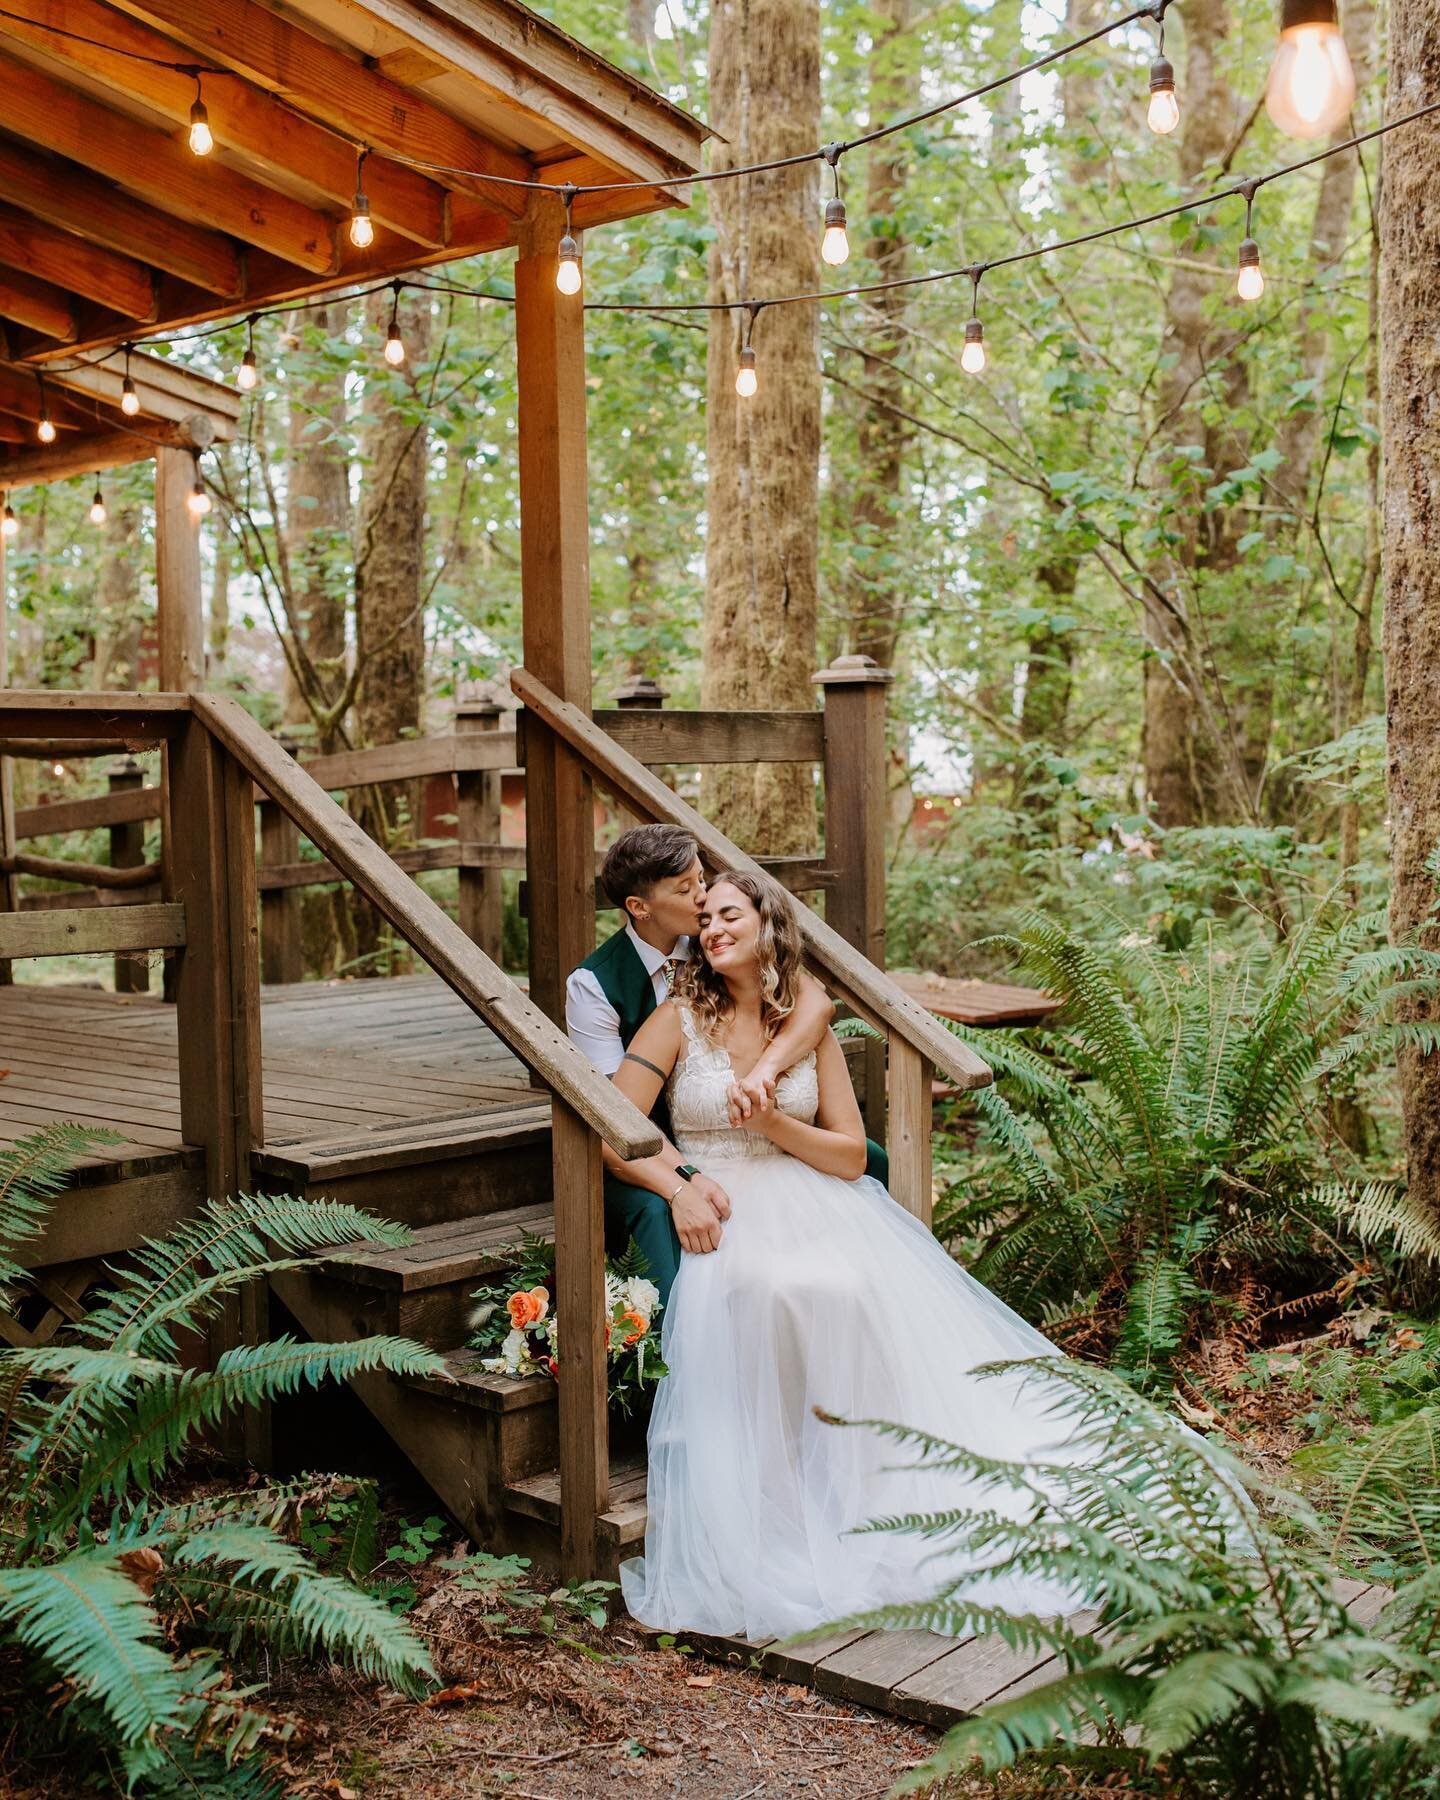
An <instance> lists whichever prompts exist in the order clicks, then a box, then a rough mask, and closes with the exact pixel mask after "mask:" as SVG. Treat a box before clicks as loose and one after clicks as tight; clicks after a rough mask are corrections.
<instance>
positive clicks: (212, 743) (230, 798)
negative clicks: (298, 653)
mask: <svg viewBox="0 0 1440 1800" xmlns="http://www.w3.org/2000/svg"><path fill="white" fill-rule="evenodd" d="M165 763H166V773H167V777H168V785H169V795H170V805H169V818H168V825H169V831H170V843H169V844H168V846H167V849H168V852H169V854H168V855H167V857H166V859H165V885H166V898H167V899H174V900H179V901H182V902H183V903H184V906H185V931H186V942H185V948H184V949H183V950H182V951H180V952H179V953H178V955H177V957H176V977H175V1004H176V1013H177V1017H176V1028H177V1032H178V1036H179V1042H180V1046H181V1052H180V1128H181V1134H182V1136H183V1137H184V1140H185V1142H186V1143H187V1144H199V1145H201V1146H202V1147H203V1148H204V1151H205V1188H206V1193H207V1194H208V1196H209V1197H210V1198H211V1199H213V1200H224V1199H227V1198H229V1197H231V1196H233V1195H235V1194H239V1193H242V1192H244V1191H245V1189H246V1188H247V1187H248V1186H249V1177H250V1154H251V1151H252V1150H253V1149H254V1147H255V1146H256V1145H257V1144H258V1143H259V1142H260V1141H261V1139H262V1137H263V1135H264V1123H265V1121H264V1113H263V1103H262V1096H261V1085H260V1082H261V1075H260V987H259V975H260V970H259V944H258V941H257V939H258V934H259V907H258V905H257V895H256V885H255V801H254V793H253V789H252V785H251V781H250V777H249V775H248V774H247V773H246V772H245V770H244V769H242V768H241V766H240V764H239V763H238V762H237V761H236V760H235V758H234V757H233V756H230V755H229V754H227V752H226V751H225V750H224V749H223V748H222V746H221V745H220V744H219V743H218V742H217V741H216V740H215V738H214V737H212V736H211V734H210V732H209V731H207V730H206V728H205V725H204V723H203V722H202V721H201V720H200V719H198V718H194V717H192V718H189V719H187V720H186V722H185V724H184V725H183V727H182V728H181V730H180V731H179V732H178V733H177V734H176V735H175V737H174V738H173V739H172V740H171V741H170V743H169V744H168V745H167V747H166V753H165ZM266 1310H267V1292H266V1287H265V1283H264V1282H263V1281H257V1282H252V1283H251V1284H250V1285H249V1286H248V1287H247V1288H246V1289H245V1290H244V1291H243V1292H242V1293H241V1294H240V1295H239V1296H237V1297H235V1298H234V1299H232V1300H231V1301H229V1302H228V1303H227V1305H226V1307H225V1310H224V1312H223V1313H222V1314H221V1316H220V1317H219V1319H217V1321H216V1322H215V1324H214V1325H213V1326H212V1327H211V1331H210V1345H211V1352H212V1355H217V1356H218V1355H219V1354H220V1353H221V1352H223V1351H225V1350H228V1349H230V1348H231V1347H233V1346H234V1345H236V1344H253V1343H261V1342H263V1341H264V1339H265V1337H266V1335H267V1329H266ZM269 1423H270V1421H269V1417H268V1413H262V1412H257V1411H252V1412H247V1413H246V1415H245V1418H244V1420H243V1423H242V1425H241V1428H240V1430H239V1431H238V1432H237V1433H235V1434H234V1435H233V1436H227V1437H226V1438H225V1440H224V1447H225V1449H226V1450H227V1452H228V1453H230V1454H232V1455H237V1454H240V1453H243V1454H244V1455H245V1456H246V1457H247V1458H248V1459H249V1460H250V1461H251V1462H254V1463H257V1464H260V1465H261V1466H263V1465H264V1464H265V1463H266V1462H267V1461H268V1459H269Z"/></svg>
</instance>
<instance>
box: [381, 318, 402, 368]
mask: <svg viewBox="0 0 1440 1800" xmlns="http://www.w3.org/2000/svg"><path fill="white" fill-rule="evenodd" d="M385 360H386V362H387V363H389V365H390V367H391V368H392V369H398V368H399V367H400V365H401V363H403V362H404V360H405V340H404V338H402V337H401V335H400V321H399V320H398V319H397V318H396V317H395V315H394V313H391V315H390V326H389V329H388V330H387V331H386V333H385Z"/></svg>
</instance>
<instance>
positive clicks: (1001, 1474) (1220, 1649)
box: [841, 1358, 1440, 1800]
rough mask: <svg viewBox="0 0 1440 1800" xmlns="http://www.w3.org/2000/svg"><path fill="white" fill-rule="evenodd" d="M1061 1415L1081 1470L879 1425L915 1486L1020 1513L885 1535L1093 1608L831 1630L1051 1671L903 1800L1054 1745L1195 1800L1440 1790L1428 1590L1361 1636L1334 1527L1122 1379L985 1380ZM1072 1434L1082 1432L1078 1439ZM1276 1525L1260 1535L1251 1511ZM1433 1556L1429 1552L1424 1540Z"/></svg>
mask: <svg viewBox="0 0 1440 1800" xmlns="http://www.w3.org/2000/svg"><path fill="white" fill-rule="evenodd" d="M981 1373H983V1374H987V1375H994V1374H1008V1375H1010V1376H1011V1377H1014V1376H1019V1377H1020V1378H1021V1379H1022V1380H1023V1381H1024V1382H1026V1383H1027V1384H1034V1385H1037V1386H1039V1387H1040V1388H1041V1389H1042V1390H1043V1391H1045V1392H1046V1393H1047V1394H1048V1395H1049V1396H1050V1398H1051V1399H1052V1400H1053V1403H1054V1407H1055V1411H1056V1413H1057V1415H1059V1414H1063V1416H1064V1417H1065V1419H1066V1421H1067V1429H1066V1432H1065V1436H1066V1439H1067V1443H1068V1445H1069V1447H1070V1449H1071V1450H1072V1451H1073V1452H1074V1453H1075V1460H1074V1461H1070V1460H1066V1461H1065V1462H1058V1461H1057V1462H1038V1463H1030V1464H1024V1465H1022V1464H1013V1463H1006V1462H996V1461H991V1460H989V1459H987V1458H984V1457H978V1456H976V1455H974V1454H973V1453H972V1452H970V1451H968V1450H966V1449H964V1448H963V1447H961V1446H959V1445H955V1444H950V1443H946V1442H944V1441H943V1440H941V1439H937V1438H933V1437H929V1436H926V1435H925V1434H923V1433H920V1432H916V1431H911V1430H907V1429H906V1428H904V1427H902V1426H896V1425H888V1424H883V1423H879V1422H876V1421H846V1422H845V1423H846V1424H847V1426H849V1427H850V1428H854V1427H856V1426H861V1425H863V1426H865V1427H867V1428H869V1429H874V1430H878V1431H880V1432H882V1433H884V1434H885V1435H886V1436H887V1437H889V1438H891V1439H893V1440H894V1441H895V1442H896V1443H897V1444H898V1445H900V1446H902V1447H903V1448H905V1449H908V1450H910V1451H912V1452H914V1453H915V1456H916V1460H917V1462H918V1464H919V1465H920V1466H923V1467H926V1468H930V1469H936V1470H948V1471H953V1472H954V1473H955V1474H957V1475H958V1476H960V1477H962V1478H964V1479H966V1480H967V1481H971V1482H973V1481H980V1482H982V1483H985V1484H989V1485H990V1486H991V1488H992V1491H995V1492H997V1493H998V1492H1000V1491H1006V1492H1007V1494H1008V1495H1009V1496H1018V1497H1019V1499H1020V1500H1021V1502H1022V1504H1021V1506H1020V1507H1019V1508H1018V1509H1016V1510H1017V1511H1018V1514H1019V1516H1018V1517H1016V1518H1010V1517H1007V1516H1005V1514H1004V1513H1003V1512H1002V1511H1001V1510H1000V1509H999V1508H998V1507H996V1508H994V1509H987V1508H983V1507H982V1508H979V1509H975V1508H969V1509H967V1508H956V1509H955V1510H954V1511H950V1512H941V1513H936V1514H921V1515H915V1516H911V1517H905V1518H889V1519H880V1520H876V1521H874V1522H872V1524H871V1525H869V1526H867V1527H866V1528H865V1529H867V1530H872V1531H901V1532H905V1533H910V1534H918V1535H920V1536H922V1537H924V1538H927V1539H930V1540H933V1541H934V1543H935V1545H936V1547H937V1548H944V1549H947V1550H948V1549H955V1550H958V1551H961V1552H963V1553H964V1554H965V1556H966V1557H967V1559H968V1560H969V1561H970V1563H971V1566H974V1564H975V1563H977V1562H978V1563H983V1564H996V1565H998V1566H999V1567H1000V1568H1001V1569H1003V1570H1004V1571H1006V1572H1007V1573H1018V1574H1024V1575H1028V1576H1036V1577H1043V1578H1045V1579H1047V1580H1050V1581H1054V1582H1057V1583H1060V1584H1062V1585H1063V1586H1064V1587H1065V1588H1066V1589H1067V1590H1069V1591H1071V1592H1073V1593H1075V1594H1076V1595H1077V1597H1078V1598H1079V1599H1080V1600H1081V1601H1082V1602H1083V1603H1084V1604H1085V1605H1086V1606H1088V1608H1089V1611H1088V1612H1086V1613H1082V1614H1080V1615H1078V1616H1073V1615H1072V1617H1071V1619H1070V1620H1069V1621H1068V1622H1067V1621H1066V1620H1063V1619H1061V1620H1057V1619H1040V1618H1027V1617H1010V1616H1007V1615H1005V1614H1001V1613H997V1612H995V1611H994V1610H993V1609H991V1608H987V1607H985V1606H981V1605H977V1604H975V1603H973V1602H970V1601H966V1600H963V1599H960V1598H958V1597H957V1595H956V1592H955V1588H954V1586H953V1585H952V1586H951V1587H947V1588H942V1590H941V1591H940V1592H939V1593H938V1594H937V1595H936V1596H935V1597H934V1598H933V1599H930V1600H925V1601H921V1602H918V1603H916V1604H914V1605H910V1606H896V1607H888V1608H885V1609H882V1610H879V1611H876V1612H874V1613H867V1614H863V1615H857V1616H855V1617H853V1618H850V1619H847V1620H844V1621H842V1622H841V1623H843V1625H845V1626H847V1627H848V1626H857V1627H861V1626H863V1627H866V1628H871V1629H875V1628H889V1629H896V1630H903V1629H911V1628H917V1629H928V1630H934V1631H942V1632H947V1633H952V1634H954V1635H956V1636H960V1637H966V1636H970V1635H972V1634H976V1633H979V1634H994V1635H997V1636H999V1637H1001V1638H1003V1639H1005V1640H1006V1641H1007V1642H1008V1643H1009V1644H1011V1645H1012V1646H1014V1647H1015V1648H1017V1649H1020V1650H1024V1651H1030V1652H1034V1653H1036V1655H1037V1660H1038V1658H1039V1657H1040V1656H1041V1655H1042V1654H1051V1655H1052V1656H1053V1657H1054V1661H1053V1663H1052V1664H1051V1665H1050V1679H1048V1680H1043V1681H1042V1680H1038V1679H1034V1680H1033V1684H1032V1683H1027V1684H1026V1689H1025V1691H1024V1692H1022V1693H1018V1694H1017V1695H1016V1696H1015V1697H1014V1698H1012V1699H1008V1700H1007V1699H1005V1698H1003V1697H1002V1698H1001V1699H999V1700H997V1701H994V1702H992V1703H991V1704H990V1705H988V1706H986V1707H984V1708H983V1709H982V1710H981V1711H980V1712H979V1713H978V1714H977V1715H976V1716H975V1717H974V1718H972V1719H967V1720H965V1721H964V1722H962V1723H961V1724H959V1725H957V1726H955V1727H954V1729H953V1730H951V1731H950V1733H949V1734H948V1735H947V1736H946V1738H945V1739H944V1740H943V1742H942V1743H941V1744H940V1746H939V1748H938V1749H937V1751H936V1752H935V1754H934V1755H933V1756H932V1757H931V1758H930V1759H929V1760H928V1761H926V1762H925V1763H923V1764H921V1765H920V1766H918V1767H916V1768H914V1769H911V1770H909V1771H908V1772H907V1773H906V1774H905V1775H903V1776H902V1777H901V1779H900V1781H899V1782H898V1783H897V1784H896V1788H895V1789H894V1791H895V1792H897V1793H913V1792H916V1791H921V1790H928V1789H929V1788H930V1786H931V1784H933V1783H936V1782H939V1781H942V1780H944V1779H945V1778H947V1777H949V1776H952V1775H959V1774H961V1773H968V1774H971V1775H974V1774H975V1773H977V1772H984V1773H987V1774H994V1773H995V1772H997V1771H998V1770H1000V1769H1003V1768H1006V1767H1009V1766H1011V1765H1013V1764H1015V1763H1017V1762H1020V1761H1021V1760H1022V1759H1023V1758H1025V1757H1027V1756H1032V1755H1035V1754H1037V1753H1039V1754H1044V1753H1045V1752H1047V1751H1050V1750H1051V1748H1052V1747H1053V1746H1054V1745H1055V1744H1056V1743H1057V1742H1058V1743H1060V1744H1062V1745H1075V1746H1086V1747H1087V1748H1085V1749H1084V1750H1083V1751H1082V1752H1081V1754H1082V1755H1083V1757H1084V1759H1085V1761H1086V1763H1087V1765H1088V1766H1089V1767H1090V1768H1092V1769H1093V1770H1096V1771H1105V1772H1112V1771H1113V1772H1123V1773H1124V1774H1125V1775H1126V1776H1127V1777H1129V1778H1130V1779H1131V1780H1132V1781H1136V1782H1144V1783H1146V1784H1147V1785H1148V1784H1149V1782H1151V1781H1152V1780H1153V1782H1154V1784H1155V1785H1154V1789H1153V1791H1157V1792H1162V1793H1169V1794H1183V1795H1186V1796H1193V1797H1196V1800H1202V1797H1204V1800H1208V1797H1210V1796H1213V1797H1214V1800H1236V1796H1242V1795H1255V1796H1261V1795H1263V1796H1265V1797H1266V1800H1319V1797H1321V1796H1324V1797H1325V1800H1352V1797H1353V1800H1411V1797H1412V1796H1413V1797H1414V1800H1419V1797H1420V1796H1422V1795H1426V1796H1428V1795H1433V1794H1434V1793H1435V1791H1436V1785H1437V1781H1440V1736H1437V1723H1440V1662H1437V1660H1436V1658H1435V1656H1434V1638H1435V1635H1436V1631H1437V1629H1440V1627H1437V1624H1436V1600H1437V1597H1440V1572H1437V1568H1436V1566H1435V1565H1434V1563H1433V1561H1432V1563H1431V1566H1429V1567H1427V1568H1425V1569H1424V1570H1423V1571H1422V1572H1421V1573H1419V1574H1417V1575H1416V1576H1415V1577H1414V1578H1413V1579H1410V1580H1407V1581H1406V1582H1405V1583H1403V1584H1402V1585H1401V1586H1400V1587H1399V1588H1398V1589H1397V1590H1396V1592H1395V1593H1394V1595H1393V1597H1392V1599H1391V1600H1390V1602H1389V1604H1388V1605H1387V1606H1386V1608H1385V1610H1384V1612H1383V1614H1382V1615H1381V1618H1380V1621H1379V1623H1378V1625H1377V1626H1376V1627H1375V1628H1373V1629H1371V1628H1367V1627H1365V1626H1362V1625H1360V1624H1358V1623H1357V1622H1356V1621H1355V1620H1354V1619H1352V1618H1351V1617H1350V1616H1349V1614H1347V1613H1346V1611H1345V1610H1344V1607H1343V1606H1342V1605H1341V1603H1340V1600H1339V1598H1338V1597H1337V1593H1336V1590H1335V1567H1334V1563H1333V1561H1332V1560H1331V1558H1332V1550H1333V1544H1332V1539H1331V1535H1330V1532H1329V1531H1328V1530H1327V1529H1326V1527H1325V1525H1324V1523H1323V1522H1322V1521H1321V1520H1320V1519H1319V1518H1318V1517H1317V1516H1316V1515H1315V1514H1314V1513H1312V1512H1311V1511H1310V1510H1309V1509H1308V1508H1307V1507H1306V1506H1305V1505H1304V1504H1303V1503H1302V1502H1301V1501H1299V1500H1298V1499H1297V1498H1296V1497H1295V1496H1293V1495H1286V1494H1283V1493H1279V1492H1276V1491H1274V1490H1270V1489H1267V1488H1266V1487H1265V1486H1264V1484H1262V1482H1261V1481H1260V1479H1259V1477H1257V1476H1256V1475H1254V1474H1253V1473H1252V1472H1251V1471H1249V1470H1247V1469H1245V1468H1244V1467H1243V1466H1242V1465H1241V1464H1239V1463H1238V1462H1236V1461H1235V1460H1234V1459H1233V1458H1231V1457H1230V1456H1228V1455H1227V1454H1226V1453H1225V1452H1224V1451H1223V1450H1221V1449H1218V1448H1216V1447H1215V1446H1213V1445H1208V1444H1205V1443H1203V1442H1202V1440H1200V1439H1198V1438H1196V1437H1195V1436H1194V1435H1193V1434H1191V1433H1189V1432H1187V1431H1186V1430H1185V1429H1184V1427H1183V1426H1182V1425H1180V1424H1179V1423H1178V1421H1176V1420H1175V1419H1174V1418H1172V1417H1171V1416H1169V1415H1168V1414H1167V1413H1165V1412H1162V1411H1161V1410H1160V1409H1159V1408H1157V1407H1155V1406H1153V1405H1151V1404H1150V1403H1149V1402H1147V1401H1145V1400H1144V1399H1142V1398H1140V1397H1139V1396H1137V1395H1136V1394H1135V1393H1134V1391H1133V1390H1132V1389H1131V1388H1130V1387H1129V1386H1128V1385H1127V1384H1126V1383H1125V1382H1124V1381H1123V1380H1122V1379H1121V1378H1120V1377H1119V1376H1117V1375H1116V1374H1115V1373H1114V1372H1112V1371H1109V1370H1104V1369H1097V1368H1094V1367H1090V1366H1088V1365H1085V1364H1082V1363H1076V1362H1068V1361H1063V1360H1061V1359H1058V1358H1057V1359H1050V1358H1045V1359H1040V1360H1037V1361H1034V1362H1030V1363H1013V1364H1007V1365H997V1366H992V1367H991V1368H990V1369H987V1370H984V1371H981ZM1072 1421H1073V1424H1071V1422H1072ZM1257 1501H1266V1502H1268V1505H1269V1507H1270V1508H1272V1509H1275V1510H1276V1513H1277V1516H1276V1517H1275V1518H1274V1519H1273V1520H1272V1519H1271V1518H1269V1517H1267V1516H1266V1514H1265V1513H1264V1512H1263V1511H1262V1510H1261V1508H1260V1507H1258V1506H1257V1504H1256V1502H1257ZM1432 1542H1433V1540H1432Z"/></svg>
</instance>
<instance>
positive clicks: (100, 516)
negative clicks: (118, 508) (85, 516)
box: [90, 475, 110, 525]
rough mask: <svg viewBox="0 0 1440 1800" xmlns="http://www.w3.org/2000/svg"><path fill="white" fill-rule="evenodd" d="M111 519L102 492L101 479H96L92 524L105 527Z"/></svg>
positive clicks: (91, 515) (91, 516) (92, 504)
mask: <svg viewBox="0 0 1440 1800" xmlns="http://www.w3.org/2000/svg"><path fill="white" fill-rule="evenodd" d="M109 517H110V515H109V513H107V512H106V510H105V496H104V494H102V493H101V491H100V477H99V476H98V475H97V476H96V477H95V497H94V498H93V499H92V500H91V502H90V523H91V524H92V525H103V524H104V523H105V521H106V519H108V518H109Z"/></svg>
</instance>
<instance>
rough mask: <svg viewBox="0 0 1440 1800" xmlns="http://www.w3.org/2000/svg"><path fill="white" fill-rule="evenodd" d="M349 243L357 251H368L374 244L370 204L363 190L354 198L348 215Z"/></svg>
mask: <svg viewBox="0 0 1440 1800" xmlns="http://www.w3.org/2000/svg"><path fill="white" fill-rule="evenodd" d="M350 242H351V243H352V244H353V245H354V246H355V248H356V249H357V250H368V249H369V248H370V246H371V245H372V244H373V243H374V242H375V227H374V225H373V224H372V223H371V220H370V202H369V200H368V199H366V197H365V193H364V191H363V189H362V190H361V192H359V193H358V194H356V196H355V205H354V207H353V209H352V211H351V213H350Z"/></svg>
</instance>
